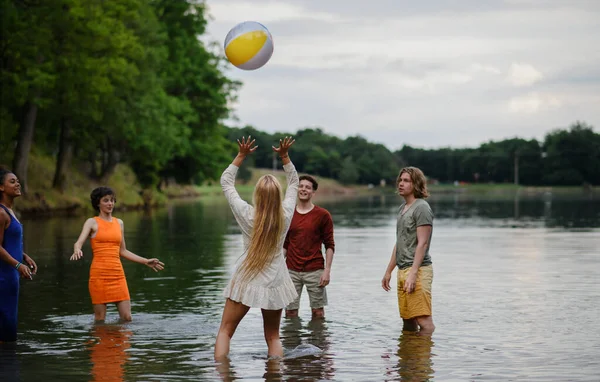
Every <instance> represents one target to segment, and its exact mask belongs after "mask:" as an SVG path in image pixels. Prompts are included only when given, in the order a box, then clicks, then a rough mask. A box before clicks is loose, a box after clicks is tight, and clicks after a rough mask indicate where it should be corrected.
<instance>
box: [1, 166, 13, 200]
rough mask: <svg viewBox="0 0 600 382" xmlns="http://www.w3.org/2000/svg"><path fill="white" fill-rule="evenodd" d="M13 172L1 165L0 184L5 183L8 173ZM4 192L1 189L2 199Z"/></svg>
mask: <svg viewBox="0 0 600 382" xmlns="http://www.w3.org/2000/svg"><path fill="white" fill-rule="evenodd" d="M12 173H13V172H12V171H10V170H9V169H6V168H2V167H0V184H4V181H5V180H6V175H8V174H12ZM2 194H3V192H2V191H0V199H2Z"/></svg>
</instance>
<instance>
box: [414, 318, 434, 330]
mask: <svg viewBox="0 0 600 382" xmlns="http://www.w3.org/2000/svg"><path fill="white" fill-rule="evenodd" d="M415 320H416V321H417V324H419V327H420V330H419V334H421V335H431V334H432V333H433V332H434V331H435V325H434V324H433V317H432V316H421V317H416V318H415Z"/></svg>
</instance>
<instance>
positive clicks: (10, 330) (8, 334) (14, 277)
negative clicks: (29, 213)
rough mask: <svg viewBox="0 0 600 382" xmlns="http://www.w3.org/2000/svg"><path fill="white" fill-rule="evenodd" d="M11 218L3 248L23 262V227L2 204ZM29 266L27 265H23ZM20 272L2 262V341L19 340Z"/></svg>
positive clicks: (0, 339) (0, 280) (0, 302)
mask: <svg viewBox="0 0 600 382" xmlns="http://www.w3.org/2000/svg"><path fill="white" fill-rule="evenodd" d="M0 207H2V208H4V210H5V211H6V213H7V214H8V215H9V216H10V225H9V226H8V228H7V229H6V230H5V231H4V240H3V241H2V248H4V249H5V250H6V252H8V253H9V254H10V255H11V256H12V257H14V258H15V260H17V261H20V262H22V261H23V226H22V225H21V223H19V221H18V220H17V219H16V218H15V217H14V216H12V214H11V213H10V212H8V209H7V208H6V207H4V206H3V205H2V204H0ZM21 266H22V267H23V266H27V264H23V265H21ZM19 278H20V274H19V271H17V270H16V269H15V267H13V266H12V265H10V264H8V263H6V262H4V261H1V260H0V296H2V298H0V341H4V342H9V341H16V340H17V308H18V302H19Z"/></svg>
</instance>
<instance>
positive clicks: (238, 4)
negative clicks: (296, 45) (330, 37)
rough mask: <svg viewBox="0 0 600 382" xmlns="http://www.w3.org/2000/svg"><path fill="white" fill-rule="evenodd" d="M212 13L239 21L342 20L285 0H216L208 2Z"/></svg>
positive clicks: (228, 20) (232, 21) (330, 14)
mask: <svg viewBox="0 0 600 382" xmlns="http://www.w3.org/2000/svg"><path fill="white" fill-rule="evenodd" d="M208 9H209V12H210V14H211V15H212V16H213V17H214V18H215V19H217V20H219V22H229V23H235V24H237V23H239V22H242V21H245V20H254V21H259V22H282V21H285V22H287V21H290V20H317V21H323V22H336V21H341V18H340V17H339V16H338V15H336V14H335V13H328V12H318V11H316V12H315V11H309V10H307V9H305V8H302V7H299V6H298V5H296V4H292V3H285V2H283V1H269V2H260V1H229V2H225V1H214V2H209V3H208Z"/></svg>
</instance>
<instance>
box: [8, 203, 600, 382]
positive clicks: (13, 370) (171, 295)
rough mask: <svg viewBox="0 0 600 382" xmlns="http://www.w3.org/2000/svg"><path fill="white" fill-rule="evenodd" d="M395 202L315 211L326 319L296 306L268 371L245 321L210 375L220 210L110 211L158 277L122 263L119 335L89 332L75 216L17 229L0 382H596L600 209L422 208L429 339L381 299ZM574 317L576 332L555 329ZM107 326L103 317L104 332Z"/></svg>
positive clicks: (227, 247)
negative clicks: (325, 239)
mask: <svg viewBox="0 0 600 382" xmlns="http://www.w3.org/2000/svg"><path fill="white" fill-rule="evenodd" d="M398 202H399V200H398V197H397V196H395V195H378V196H374V197H367V198H361V199H347V200H339V201H335V202H328V203H325V204H323V206H324V207H326V208H328V209H329V210H330V211H331V213H332V216H333V219H334V223H335V239H336V256H335V259H334V263H333V268H332V280H331V284H330V286H329V287H328V298H329V303H330V305H329V306H328V308H327V317H326V319H324V320H310V318H311V317H310V309H309V307H308V301H307V300H303V301H302V302H301V307H300V312H301V315H300V317H299V318H294V319H282V326H281V339H282V343H283V346H284V352H285V354H286V357H284V359H282V360H267V357H266V346H265V344H264V338H263V328H262V316H261V314H260V310H251V311H250V312H249V313H248V314H247V316H246V317H245V318H244V320H243V321H242V322H241V323H240V326H239V327H238V330H237V332H236V334H235V336H234V338H233V340H232V343H231V353H230V356H231V359H230V361H229V362H228V363H227V364H215V362H214V360H213V353H212V352H213V345H214V340H215V335H216V333H217V330H218V327H219V323H220V319H221V313H222V309H223V304H224V300H223V297H222V290H223V288H224V287H225V285H226V283H227V280H228V279H229V275H230V271H231V266H232V264H233V263H234V261H235V260H236V259H237V258H238V256H239V255H240V251H241V246H242V243H241V237H240V235H239V228H238V227H237V225H236V224H235V221H234V220H233V217H232V216H231V211H230V210H229V208H228V206H227V204H226V203H216V204H212V205H210V204H205V203H202V202H197V201H196V202H194V201H187V202H178V203H177V204H173V205H170V206H169V207H168V208H163V209H159V210H155V211H152V212H151V213H144V212H121V213H118V214H116V216H118V217H119V218H122V219H123V221H124V223H125V235H126V237H127V245H128V247H129V249H131V250H132V251H133V252H135V253H138V254H139V255H142V256H145V257H158V258H160V259H161V260H163V261H164V262H165V264H166V268H165V270H164V271H163V272H161V273H160V274H155V273H154V272H152V271H151V270H149V269H148V268H146V267H143V266H140V265H139V264H133V263H130V262H127V261H124V269H125V273H126V277H127V282H128V285H129V290H130V293H131V297H132V312H133V322H131V323H128V324H127V325H117V324H107V325H94V324H93V314H92V305H91V301H90V298H89V292H88V289H87V281H88V276H89V267H90V264H91V249H90V247H89V243H86V245H85V246H84V248H83V251H84V258H83V260H82V261H79V262H70V261H68V258H69V256H70V254H71V252H72V248H73V243H74V242H75V240H76V239H77V236H78V235H79V232H80V229H81V225H82V224H83V222H84V221H85V217H80V218H61V219H45V220H31V219H30V220H26V221H24V229H25V239H26V243H25V245H26V251H27V252H28V253H29V254H30V255H32V256H33V257H34V258H35V260H36V261H37V263H38V266H39V272H38V275H37V277H36V278H35V280H34V281H32V282H27V281H24V282H23V284H22V288H21V299H20V304H19V342H18V344H17V345H16V346H13V347H12V348H6V347H5V346H0V352H1V354H0V366H1V368H0V380H1V381H2V382H4V381H11V380H19V381H39V380H57V379H58V380H64V381H68V380H77V381H85V380H94V379H96V380H100V379H101V377H110V379H108V380H144V381H164V380H193V381H198V380H207V381H213V380H224V381H233V380H273V381H277V380H306V381H309V380H331V381H349V380H357V381H378V380H389V381H396V380H406V381H412V380H434V379H437V380H441V381H446V380H457V381H463V380H469V381H470V380H482V379H487V380H510V379H512V380H528V381H563V380H578V381H595V380H596V379H597V375H598V374H600V373H599V372H598V371H599V370H600V361H598V360H600V346H599V345H598V344H599V343H600V332H598V331H597V330H595V329H594V328H595V327H596V321H597V318H598V317H599V316H600V306H599V305H598V304H597V301H598V300H599V299H600V288H598V285H597V281H596V280H598V279H600V256H599V255H598V248H600V234H599V233H600V230H599V229H598V228H600V201H599V200H597V199H593V198H569V199H559V198H556V197H553V196H552V195H546V196H542V197H530V196H527V195H518V197H516V198H508V199H507V198H503V199H491V198H489V197H486V198H484V197H476V198H472V197H471V198H469V197H466V196H464V195H448V196H446V195H444V196H434V197H432V198H431V199H430V203H431V205H432V208H433V210H434V213H435V216H436V223H435V227H434V236H433V241H432V246H431V254H432V258H433V263H434V269H435V275H436V276H435V278H434V283H433V309H434V320H435V322H436V327H437V329H436V332H435V333H434V335H433V337H432V338H429V339H428V338H427V337H420V336H415V335H413V334H403V333H402V331H401V330H402V322H401V320H400V318H399V316H398V309H397V299H396V296H395V295H394V293H392V292H390V293H386V292H385V291H383V290H382V289H381V286H380V280H381V277H382V276H383V271H384V269H385V266H386V265H387V262H388V261H389V256H390V252H391V249H392V247H393V245H394V237H395V215H396V211H397V208H398V205H399V203H398ZM392 280H395V277H393V278H392ZM574 317H576V323H577V325H576V326H572V325H565V323H568V322H574V321H573V319H574ZM117 318H118V315H117V311H116V309H115V308H114V307H109V310H108V314H107V322H109V323H111V322H116V320H117ZM586 328H587V329H586ZM317 348H318V351H316V350H315V349H317ZM540 365H545V366H540Z"/></svg>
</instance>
